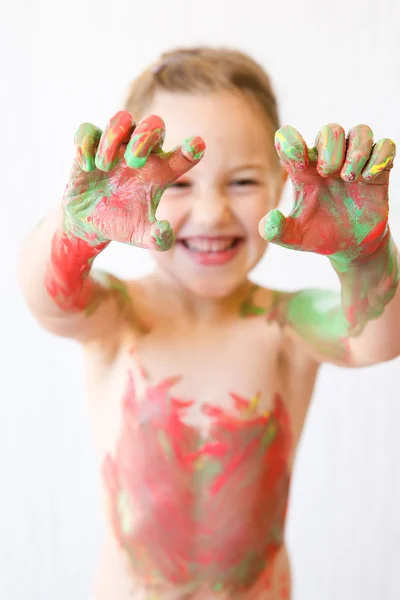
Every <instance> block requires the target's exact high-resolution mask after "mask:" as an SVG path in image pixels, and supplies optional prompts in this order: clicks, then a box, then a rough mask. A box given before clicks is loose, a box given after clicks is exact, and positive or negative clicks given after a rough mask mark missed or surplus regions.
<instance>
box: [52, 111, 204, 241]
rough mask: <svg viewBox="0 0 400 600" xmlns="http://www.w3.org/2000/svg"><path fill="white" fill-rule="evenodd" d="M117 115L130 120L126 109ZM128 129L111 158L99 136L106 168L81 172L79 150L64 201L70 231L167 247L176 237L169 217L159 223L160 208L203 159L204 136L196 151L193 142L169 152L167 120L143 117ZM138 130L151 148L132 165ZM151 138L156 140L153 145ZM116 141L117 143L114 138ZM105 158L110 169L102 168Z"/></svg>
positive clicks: (99, 159)
mask: <svg viewBox="0 0 400 600" xmlns="http://www.w3.org/2000/svg"><path fill="white" fill-rule="evenodd" d="M118 114H119V115H121V114H122V117H123V118H125V119H126V114H129V113H126V111H122V113H117V115H118ZM129 117H130V115H129ZM115 119H116V118H115V117H114V120H115ZM111 122H113V121H111ZM130 122H132V121H131V120H130ZM128 123H129V119H128ZM119 124H120V121H119ZM156 126H158V128H157V127H156ZM120 129H121V126H120ZM125 129H126V130H125V131H124V132H123V134H124V135H122V134H120V138H121V139H120V140H118V141H119V143H118V147H117V148H116V149H115V152H114V156H113V157H112V161H111V160H109V158H110V157H107V152H109V147H106V148H105V147H104V146H105V145H106V142H104V143H103V146H102V141H101V140H100V144H99V148H98V150H97V155H96V165H97V166H98V165H99V166H101V167H102V168H107V170H101V169H100V168H93V170H90V171H89V172H86V171H84V170H82V158H81V156H80V155H79V152H78V157H77V158H75V160H74V163H73V167H72V171H71V175H70V181H69V183H68V185H67V188H66V190H65V194H64V200H63V206H64V211H65V214H66V218H67V221H68V226H69V229H71V230H72V232H73V233H74V234H75V235H78V237H85V239H87V240H93V241H94V242H96V243H97V242H101V241H110V240H112V241H118V242H123V243H127V244H133V245H135V246H140V247H143V248H153V249H158V250H166V249H168V248H170V247H171V245H172V243H173V241H174V233H173V231H172V227H171V225H170V224H169V223H168V222H167V221H157V219H156V215H155V213H156V209H157V207H158V204H159V202H160V199H161V196H162V194H163V192H164V191H165V189H166V188H167V187H168V186H169V185H171V183H173V181H175V180H176V179H177V178H178V177H179V176H180V175H181V174H183V173H184V172H186V171H187V170H189V169H190V168H191V167H193V166H194V164H196V162H198V159H199V158H200V157H201V152H198V148H199V145H201V144H202V141H201V140H200V142H201V144H200V142H199V139H198V140H197V147H196V148H197V154H195V155H193V148H194V146H193V145H192V146H190V145H188V144H187V145H186V146H180V147H178V148H176V149H175V150H174V151H172V152H169V153H165V152H163V151H162V150H161V143H162V140H163V138H164V124H163V123H162V121H161V119H159V118H158V117H149V118H147V119H145V120H143V121H142V122H141V124H139V125H138V127H137V128H136V129H133V127H128V128H125ZM133 133H134V134H135V137H136V138H140V136H144V135H146V136H147V138H146V140H145V141H144V142H141V143H142V146H143V145H145V146H146V147H145V148H144V149H145V155H144V156H141V157H139V158H138V156H134V158H133V160H136V161H138V160H139V161H141V163H143V166H141V168H132V166H130V164H129V159H130V157H132V155H131V150H130V144H127V137H129V136H131V135H132V134H133ZM104 136H105V134H103V136H102V139H106V138H105V137H104ZM150 137H151V138H152V140H153V143H152V144H149V143H148V139H149V138H150ZM106 141H107V139H106ZM113 141H114V143H115V140H114V139H113ZM139 141H140V140H139ZM203 147H204V144H203ZM196 148H195V149H196ZM147 151H148V152H147ZM191 152H192V154H191ZM106 160H108V163H109V164H108V167H104V166H103V165H104V164H105V162H106Z"/></svg>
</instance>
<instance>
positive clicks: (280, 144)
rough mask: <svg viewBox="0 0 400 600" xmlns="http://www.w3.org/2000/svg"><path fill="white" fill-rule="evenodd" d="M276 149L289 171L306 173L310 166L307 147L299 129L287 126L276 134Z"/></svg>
mask: <svg viewBox="0 0 400 600" xmlns="http://www.w3.org/2000/svg"><path fill="white" fill-rule="evenodd" d="M275 148H276V151H277V153H278V155H279V158H280V159H281V161H282V163H283V164H284V165H285V167H286V168H287V169H288V170H289V171H291V170H293V169H295V170H297V171H304V169H305V168H306V166H307V165H308V152H307V145H306V143H305V141H304V140H303V138H302V136H301V135H300V133H299V132H298V131H297V129H295V128H294V127H292V126H291V125H285V126H284V127H281V128H280V129H278V131H277V132H276V133H275Z"/></svg>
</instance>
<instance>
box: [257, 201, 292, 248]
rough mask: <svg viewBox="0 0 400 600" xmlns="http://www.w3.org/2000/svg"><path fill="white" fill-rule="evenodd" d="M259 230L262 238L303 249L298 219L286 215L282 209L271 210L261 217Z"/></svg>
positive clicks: (287, 246) (280, 244) (288, 246)
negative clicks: (297, 223) (297, 224)
mask: <svg viewBox="0 0 400 600" xmlns="http://www.w3.org/2000/svg"><path fill="white" fill-rule="evenodd" d="M258 231H259V233H260V235H261V237H262V238H264V239H265V240H268V241H269V242H273V243H274V244H278V245H279V246H284V247H286V248H292V249H293V250H299V249H301V235H300V230H299V229H298V228H296V220H295V219H292V218H291V217H287V218H286V217H284V215H283V214H282V213H281V211H280V210H278V209H274V210H271V211H270V212H269V213H268V214H267V215H266V216H265V217H264V218H263V219H261V221H260V223H259V226H258Z"/></svg>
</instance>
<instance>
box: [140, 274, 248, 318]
mask: <svg viewBox="0 0 400 600" xmlns="http://www.w3.org/2000/svg"><path fill="white" fill-rule="evenodd" d="M151 278H152V280H153V284H154V285H155V286H157V288H158V292H157V293H158V294H159V296H160V298H162V302H163V303H164V305H165V306H168V307H170V310H171V311H172V312H173V313H174V314H179V318H180V319H182V320H185V321H186V322H190V323H192V324H193V325H195V324H196V325H199V324H200V325H206V324H209V325H212V324H219V325H220V324H221V323H223V322H226V321H229V320H231V319H232V318H237V317H238V316H239V314H240V308H241V305H242V304H243V302H244V301H245V300H246V298H248V296H249V293H250V291H251V289H252V286H253V285H254V284H253V283H252V282H251V281H249V280H248V279H246V280H244V281H243V282H241V283H240V284H239V285H238V286H237V287H236V288H235V289H234V290H232V292H230V293H229V294H228V295H226V296H221V297H210V296H200V295H196V294H195V293H193V292H192V291H191V290H188V289H187V288H185V287H184V286H182V285H180V284H179V283H177V282H176V281H172V280H171V278H170V277H169V276H168V275H167V274H165V273H163V272H162V271H161V270H157V271H156V272H155V273H154V275H152V277H151Z"/></svg>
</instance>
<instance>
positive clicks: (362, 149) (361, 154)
mask: <svg viewBox="0 0 400 600" xmlns="http://www.w3.org/2000/svg"><path fill="white" fill-rule="evenodd" d="M373 143H374V134H373V133H372V129H371V128H370V127H368V125H356V126H355V127H352V128H351V129H350V131H349V133H348V135H347V154H346V159H345V161H344V165H343V167H342V170H341V172H340V176H341V178H342V179H343V180H344V181H355V180H356V179H358V177H359V176H360V175H361V171H362V170H363V168H364V166H365V164H366V162H367V160H368V159H369V156H370V154H371V150H372V146H373Z"/></svg>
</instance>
